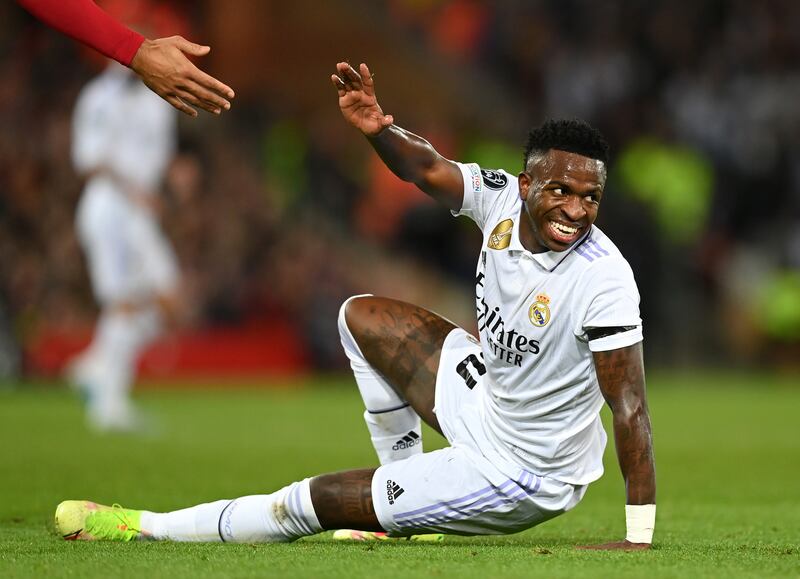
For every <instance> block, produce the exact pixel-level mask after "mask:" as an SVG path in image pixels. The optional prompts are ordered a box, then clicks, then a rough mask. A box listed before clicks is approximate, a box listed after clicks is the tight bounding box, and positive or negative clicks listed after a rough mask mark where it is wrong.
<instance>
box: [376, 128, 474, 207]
mask: <svg viewBox="0 0 800 579" xmlns="http://www.w3.org/2000/svg"><path fill="white" fill-rule="evenodd" d="M368 140H369V142H370V144H371V145H372V147H373V148H374V149H375V152H377V153H378V155H379V156H380V158H381V159H382V160H383V162H384V163H385V164H386V166H387V167H389V170H391V171H392V173H394V174H395V175H397V176H398V177H399V178H400V179H402V180H403V181H408V182H410V183H414V184H415V185H416V186H417V187H419V188H420V189H421V190H422V191H424V192H425V193H427V194H428V195H430V196H431V197H433V198H434V199H436V200H437V201H439V202H440V203H441V204H442V205H444V206H445V207H447V208H448V209H452V210H458V209H460V208H461V204H462V200H463V195H464V182H463V179H462V177H461V171H460V169H459V168H458V166H457V165H456V164H455V163H454V162H452V161H450V160H448V159H445V158H444V157H442V156H441V155H440V154H439V153H438V152H437V151H436V149H434V148H433V145H431V144H430V143H429V142H428V141H426V140H425V139H423V138H422V137H420V136H419V135H415V134H414V133H412V132H410V131H407V130H405V129H402V128H400V127H398V126H396V125H391V126H390V127H387V128H386V129H384V130H383V131H381V132H380V133H378V134H377V135H376V136H373V137H368Z"/></svg>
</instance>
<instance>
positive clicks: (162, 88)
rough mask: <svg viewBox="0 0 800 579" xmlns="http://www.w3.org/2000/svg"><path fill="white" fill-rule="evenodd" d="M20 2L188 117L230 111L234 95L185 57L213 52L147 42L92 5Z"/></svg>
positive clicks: (76, 0)
mask: <svg viewBox="0 0 800 579" xmlns="http://www.w3.org/2000/svg"><path fill="white" fill-rule="evenodd" d="M17 2H18V3H19V4H20V6H22V7H23V8H25V9H26V10H28V11H29V12H30V13H31V14H33V15H34V16H35V17H36V18H38V19H39V20H41V21H42V22H44V23H45V24H47V25H48V26H51V27H53V28H55V29H56V30H58V31H60V32H62V33H64V34H66V35H67V36H70V37H72V38H74V39H76V40H78V41H79V42H82V43H84V44H86V45H87V46H91V47H92V48H94V49H95V50H97V51H98V52H100V53H102V54H104V55H105V56H107V57H109V58H113V59H114V60H116V61H117V62H119V63H120V64H124V65H125V66H129V67H130V68H132V69H133V70H134V71H135V72H136V74H138V75H139V76H140V77H141V78H142V81H144V83H145V84H146V85H147V86H148V88H150V89H151V90H152V91H153V92H155V93H156V94H157V95H158V96H160V97H161V98H163V99H164V100H166V101H167V102H168V103H170V104H171V105H172V106H174V107H175V108H176V109H178V110H179V111H181V112H183V113H186V114H187V115H189V116H197V111H196V110H195V109H194V108H192V106H196V107H198V108H201V109H205V110H207V111H208V112H210V113H215V114H219V113H220V112H221V111H222V109H226V110H227V109H229V108H230V101H229V99H232V98H233V97H234V93H233V90H232V89H231V88H230V87H229V86H227V85H225V84H223V83H221V82H220V81H218V80H217V79H215V78H214V77H212V76H209V75H207V74H206V73H204V72H203V71H202V70H200V69H198V68H197V67H196V66H195V65H194V64H192V62H191V61H190V60H189V59H188V58H187V57H186V55H187V54H188V55H190V56H204V55H206V54H208V53H209V51H210V50H211V49H210V48H209V47H208V46H200V45H198V44H194V43H192V42H189V41H188V40H185V39H184V38H181V37H180V36H171V37H169V38H159V39H156V40H147V39H145V38H144V37H143V36H142V35H141V34H139V33H137V32H134V31H133V30H130V29H129V28H127V27H125V26H123V25H122V24H120V23H119V22H117V21H116V20H115V19H114V18H112V17H111V16H110V15H109V14H108V13H106V12H104V11H103V10H102V9H101V8H100V7H99V6H97V4H95V3H94V2H92V0H17ZM190 105H191V106H190Z"/></svg>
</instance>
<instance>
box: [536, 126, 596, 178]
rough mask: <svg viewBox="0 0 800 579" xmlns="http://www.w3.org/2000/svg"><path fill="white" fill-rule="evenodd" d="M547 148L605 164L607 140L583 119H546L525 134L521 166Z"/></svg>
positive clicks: (543, 152)
mask: <svg viewBox="0 0 800 579" xmlns="http://www.w3.org/2000/svg"><path fill="white" fill-rule="evenodd" d="M550 149H557V150H559V151H567V152H568V153H577V154H578V155H583V156H584V157H589V158H590V159H597V160H598V161H602V162H603V164H605V165H608V142H607V141H606V139H605V137H603V135H602V134H601V133H600V131H598V130H597V129H595V128H594V127H593V126H591V125H590V124H589V123H587V122H586V121H582V120H580V119H555V120H554V119H548V120H546V121H545V122H544V123H542V124H541V125H540V126H538V127H536V128H535V129H531V131H530V133H528V142H527V144H526V145H525V158H524V159H523V162H524V164H525V165H524V168H525V169H527V168H528V161H529V160H530V158H531V156H536V155H544V154H545V153H547V151H549V150H550Z"/></svg>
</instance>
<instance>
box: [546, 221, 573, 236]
mask: <svg viewBox="0 0 800 579" xmlns="http://www.w3.org/2000/svg"><path fill="white" fill-rule="evenodd" d="M550 223H552V224H553V227H555V228H556V229H557V230H559V231H561V232H562V233H567V234H573V233H575V232H576V231H578V228H577V227H569V226H568V225H562V224H561V223H556V222H555V221H551V222H550Z"/></svg>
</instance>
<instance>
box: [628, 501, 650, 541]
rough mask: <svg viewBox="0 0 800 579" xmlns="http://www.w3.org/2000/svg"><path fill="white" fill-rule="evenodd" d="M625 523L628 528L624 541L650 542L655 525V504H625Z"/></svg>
mask: <svg viewBox="0 0 800 579" xmlns="http://www.w3.org/2000/svg"><path fill="white" fill-rule="evenodd" d="M625 524H626V526H627V528H628V534H627V536H626V537H625V540H626V541H629V542H631V543H652V542H653V529H655V526H656V506H655V505H625Z"/></svg>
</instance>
